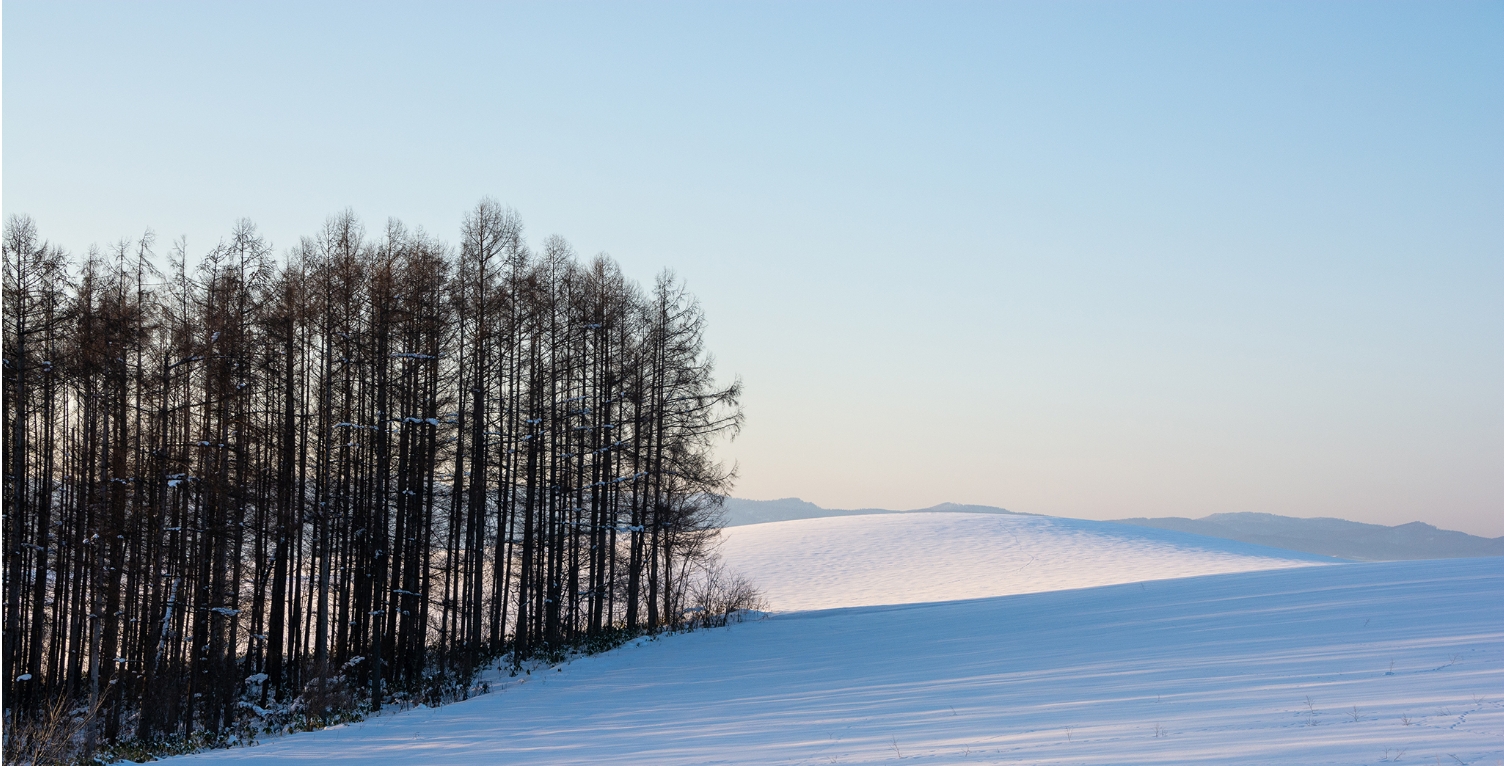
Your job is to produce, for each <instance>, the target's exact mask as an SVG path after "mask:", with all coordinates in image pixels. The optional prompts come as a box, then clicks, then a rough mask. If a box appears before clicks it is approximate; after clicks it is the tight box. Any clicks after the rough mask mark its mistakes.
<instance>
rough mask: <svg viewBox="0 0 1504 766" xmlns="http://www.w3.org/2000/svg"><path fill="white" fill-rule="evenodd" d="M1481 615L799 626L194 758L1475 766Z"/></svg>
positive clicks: (1489, 720)
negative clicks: (1454, 765)
mask: <svg viewBox="0 0 1504 766" xmlns="http://www.w3.org/2000/svg"><path fill="white" fill-rule="evenodd" d="M1500 604H1504V559H1499V558H1490V559H1452V560H1447V561H1421V562H1386V563H1376V564H1341V565H1336V566H1316V567H1301V568H1294V569H1282V570H1275V571H1264V572H1244V573H1239V574H1224V575H1213V576H1206V577H1195V578H1187V579H1179V580H1166V581H1158V582H1148V583H1131V584H1125V585H1114V586H1107V587H1100V588H1089V589H1084V590H1072V591H1060V592H1051V593H1034V594H1027V595H1018V596H1005V597H1000V598H988V599H980V600H973V601H955V602H948V603H938V604H918V605H907V606H887V607H865V608H857V609H841V610H831V611H822V612H802V613H794V614H787V615H780V616H775V617H773V618H772V619H769V620H765V621H761V622H754V623H746V624H742V625H736V626H733V627H731V628H729V629H724V630H719V629H718V630H711V631H704V632H699V633H692V634H688V635H678V636H668V637H665V638H662V639H660V640H658V641H639V642H636V643H634V644H631V645H629V646H627V647H624V648H623V649H620V650H617V651H614V652H611V653H608V654H605V655H600V656H596V657H591V658H586V659H582V660H579V661H576V662H574V663H572V664H570V665H568V666H565V667H563V668H561V669H560V670H559V671H558V672H552V671H550V672H548V673H540V674H536V675H534V676H532V677H531V678H526V679H524V680H523V681H521V682H518V681H513V682H512V683H510V684H509V685H507V686H506V687H505V688H504V689H503V690H501V691H493V692H492V693H491V694H488V695H484V696H482V697H479V698H476V699H473V700H471V701H469V702H463V703H458V704H454V705H449V706H446V707H443V708H438V709H434V710H417V711H409V712H405V713H397V714H390V715H384V716H381V717H379V718H375V719H372V720H368V721H366V722H364V723H360V724H354V725H348V726H344V727H340V728H337V729H333V730H326V731H322V732H313V733H309V734H297V735H293V736H290V737H286V738H283V739H280V740H275V741H272V742H269V743H267V744H264V745H260V746H257V747H252V748H242V749H237V750H231V751H220V752H215V753H208V754H205V755H202V756H197V757H195V758H194V759H193V760H202V761H213V762H218V763H240V762H256V763H268V764H270V763H291V764H336V763H350V764H357V763H358V764H362V766H388V765H389V764H390V765H395V764H410V763H452V764H492V763H507V764H541V763H560V764H562V763H591V764H627V763H631V764H666V765H667V764H766V763H790V764H824V763H841V764H860V763H883V762H893V763H897V762H899V760H900V759H902V762H903V763H909V764H965V763H978V764H982V763H989V764H990V763H1029V764H1142V763H1201V764H1249V763H1258V764H1301V765H1309V764H1376V763H1380V762H1386V761H1398V762H1400V763H1427V764H1429V763H1459V762H1460V763H1486V764H1493V763H1495V762H1496V760H1501V759H1504V609H1501V608H1499V607H1500ZM1454 757H1455V760H1454Z"/></svg>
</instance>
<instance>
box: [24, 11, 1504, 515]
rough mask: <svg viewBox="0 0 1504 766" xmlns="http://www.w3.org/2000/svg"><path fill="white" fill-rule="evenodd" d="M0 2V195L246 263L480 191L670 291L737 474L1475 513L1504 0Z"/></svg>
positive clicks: (1502, 184) (44, 219)
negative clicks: (687, 327) (329, 222)
mask: <svg viewBox="0 0 1504 766" xmlns="http://www.w3.org/2000/svg"><path fill="white" fill-rule="evenodd" d="M0 13H3V18H0V24H3V54H0V57H3V62H0V63H3V74H0V78H3V80H0V101H3V104H0V107H3V133H0V140H3V149H0V163H3V165H0V167H3V173H0V176H3V183H0V208H3V212H4V214H5V215H7V216H8V215H11V214H17V213H24V214H27V215H30V216H32V217H33V218H34V219H35V220H36V222H37V224H38V227H39V229H40V232H41V234H42V235H43V236H44V237H45V238H47V239H49V240H51V241H53V242H56V243H58V244H61V245H63V246H65V247H67V248H68V249H70V250H73V251H74V252H83V251H86V250H87V248H88V247H89V246H90V245H91V244H100V245H107V244H109V243H111V242H114V241H117V240H119V239H120V238H122V237H135V236H139V235H140V234H141V232H143V231H145V230H146V229H148V228H150V229H151V230H153V231H154V232H155V233H156V234H157V237H158V241H159V243H162V244H163V245H165V243H168V242H171V241H173V240H175V239H177V238H179V237H184V238H186V242H187V244H188V248H189V250H190V252H192V253H202V252H203V251H205V250H207V249H208V248H209V247H211V246H212V245H213V244H214V243H215V242H217V241H218V240H219V239H220V238H221V237H224V236H226V235H227V234H228V233H229V231H230V229H231V227H232V226H233V225H234V223H235V221H237V220H239V219H241V218H249V219H251V220H252V221H254V222H255V223H256V224H257V225H258V226H259V227H260V230H261V231H262V232H263V234H265V235H266V236H267V237H268V238H269V239H270V240H271V241H272V243H273V244H274V246H276V247H277V248H278V249H279V251H281V250H286V249H287V248H290V247H291V246H293V245H295V244H296V243H297V240H298V238H299V237H300V236H303V235H307V234H311V233H313V232H315V231H316V230H317V229H318V227H319V226H320V225H321V223H322V222H323V221H324V220H325V218H327V217H328V216H329V215H331V214H334V213H337V212H339V211H341V210H344V209H346V208H349V209H352V210H354V211H355V212H356V213H357V214H358V215H360V216H361V217H362V219H363V220H364V221H365V222H366V223H367V225H368V226H371V227H380V226H381V225H383V224H384V222H385V221H386V220H387V219H388V218H389V217H397V218H400V219H402V220H403V221H404V222H406V223H407V224H409V225H410V226H420V227H422V228H424V229H425V230H427V231H429V232H431V233H434V234H436V235H439V236H440V237H443V238H446V239H448V240H449V241H451V242H452V241H454V240H455V239H456V238H457V236H458V230H459V224H460V221H461V219H462V218H463V216H464V213H465V211H466V210H468V209H470V208H472V207H473V206H474V205H475V204H476V202H477V201H478V200H480V199H481V198H482V197H484V196H491V197H494V198H495V199H497V200H499V201H501V202H502V203H504V204H507V205H510V206H512V207H513V208H515V209H516V210H517V211H518V213H519V214H520V215H521V216H522V218H523V220H524V221H525V223H526V225H527V232H528V236H529V238H530V239H531V240H532V241H534V242H541V241H542V239H543V238H544V237H546V236H547V235H549V234H560V235H563V236H564V237H566V238H568V239H569V240H570V241H571V242H572V243H573V244H574V246H575V247H576V249H577V250H579V251H580V252H583V253H589V254H593V253H596V252H606V253H609V254H610V255H611V256H613V257H614V258H616V259H617V260H618V261H619V262H620V263H621V264H622V266H623V269H624V270H625V271H626V273H627V274H628V275H630V276H632V277H634V278H635V279H637V280H638V281H640V282H649V281H650V280H651V279H652V278H653V276H654V275H655V274H656V273H658V272H659V271H660V270H662V269H664V268H670V269H672V270H674V272H675V273H677V274H678V275H679V276H680V277H682V278H683V279H684V280H685V281H686V282H687V284H688V286H689V288H690V290H691V291H692V292H693V293H695V294H696V295H697V296H698V297H699V299H700V301H701V303H702V305H703V307H704V309H705V311H706V314H707V316H708V321H709V331H708V334H707V342H708V345H709V347H710V349H711V350H712V351H713V352H714V353H715V355H716V360H717V369H718V371H719V373H720V375H721V377H722V378H723V379H724V380H728V381H729V380H731V379H733V378H734V377H736V376H740V378H741V379H742V381H743V382H744V385H745V390H746V394H745V397H744V400H743V402H744V406H745V409H746V415H747V420H746V426H745V428H744V430H743V431H742V433H741V435H740V436H739V437H738V438H737V439H736V440H735V441H734V442H731V443H728V444H726V445H725V446H724V447H723V448H722V454H723V455H724V457H725V459H726V460H728V461H732V462H735V463H736V464H737V465H738V467H739V476H740V478H739V481H738V484H737V486H736V490H735V494H736V495H738V496H740V497H748V498H753V499H772V498H780V497H800V498H803V499H806V500H810V501H813V502H816V503H819V504H820V505H823V506H826V507H837V508H852V507H884V508H899V509H907V508H920V507H926V506H930V505H934V504H937V503H940V502H946V501H950V502H961V503H978V504H988V505H997V506H1002V507H1006V508H1009V509H1012V510H1016V511H1024V512H1030V513H1043V514H1050V515H1057V516H1072V517H1080V518H1093V519H1111V518H1122V517H1129V516H1190V517H1198V516H1203V515H1206V514H1210V513H1220V512H1238V511H1260V512H1268V513H1278V514H1284V515H1290V516H1336V517H1341V518H1347V519H1352V520H1356V521H1366V522H1372V523H1381V524H1400V523H1405V522H1410V521H1424V522H1427V523H1431V524H1435V525H1437V526H1441V527H1443V528H1449V529H1459V530H1462V531H1466V532H1471V533H1473V534H1480V535H1487V536H1491V537H1493V536H1500V535H1504V3H1500V2H1434V3H1421V2H1407V3H1386V2H1368V3H1336V2H1333V3H1295V2H1260V3H1238V2H1219V3H1188V2H1174V3H1154V2H1148V3H1079V2H1054V3H992V2H988V3H965V2H935V3H878V2H853V3H841V2H786V3H785V2H758V3H735V2H722V3H630V4H629V3H602V4H588V3H529V4H504V3H485V4H481V3H474V4H470V3H408V4H380V3H319V2H296V3H274V2H258V3H227V2H225V3H221V2H185V3H147V2H143V3H114V2H111V3H71V2H35V1H20V0H7V2H5V4H4V6H3V11H0ZM159 249H161V250H164V251H165V249H166V248H165V247H160V246H159Z"/></svg>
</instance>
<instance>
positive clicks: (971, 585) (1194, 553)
mask: <svg viewBox="0 0 1504 766" xmlns="http://www.w3.org/2000/svg"><path fill="white" fill-rule="evenodd" d="M722 534H723V542H722V544H721V549H720V550H721V555H722V556H723V557H724V559H725V561H726V565H727V567H728V568H729V569H731V570H733V571H738V572H741V573H742V574H745V575H747V576H748V577H749V578H750V579H751V580H752V582H754V583H756V584H757V586H758V587H759V588H760V589H761V590H762V591H763V593H764V594H765V595H766V596H767V598H768V602H769V606H770V607H771V608H772V609H773V610H775V611H779V612H787V611H794V610H804V609H830V608H834V607H846V606H870V605H878V604H912V603H919V602H926V601H953V600H956V599H966V598H983V597H986V596H1005V595H1011V594H1016V593H1038V592H1042V591H1052V590H1065V589H1069V588H1089V587H1093V586H1097V585H1112V584H1115V583H1124V582H1139V581H1143V580H1163V579H1169V578H1173V577H1189V576H1193V575H1203V574H1218V573H1225V572H1247V571H1253V570H1260V569H1278V568H1284V567H1296V566H1308V565H1311V564H1317V563H1330V562H1335V561H1337V559H1330V558H1326V557H1324V556H1314V555H1310V554H1306V553H1297V552H1294V551H1285V550H1279V549H1276V548H1265V547H1263V546H1259V545H1252V544H1249V543H1240V542H1235V541H1232V540H1219V539H1215V538H1210V537H1202V536H1200V535H1191V534H1185V533H1182V532H1171V531H1167V530H1159V529H1147V528H1143V527H1131V526H1125V525H1121V524H1112V523H1108V522H1101V521H1085V520H1082V519H1061V518H1054V517H1050V516H1023V515H1002V514H984V513H934V512H913V513H893V514H872V515H863V516H840V517H829V518H817V519H800V520H797V521H778V522H771V523H767V524H752V525H748V526H742V527H731V528H729V529H726V530H725V531H724V532H723V533H722Z"/></svg>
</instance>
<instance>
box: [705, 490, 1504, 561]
mask: <svg viewBox="0 0 1504 766" xmlns="http://www.w3.org/2000/svg"><path fill="white" fill-rule="evenodd" d="M926 511H929V512H934V511H945V512H960V513H987V514H1007V515H1032V514H1019V513H1017V512H1015V511H1009V510H1005V509H1002V508H996V507H993V506H989V505H963V504H959V503H941V504H940V505H937V506H934V507H931V508H924V509H920V510H919V511H892V510H886V509H882V508H863V509H856V510H835V509H830V508H821V507H820V506H818V505H815V504H814V503H811V502H807V501H804V500H800V499H799V498H795V497H790V498H783V499H781V500H743V499H741V498H734V497H733V498H727V499H726V509H725V521H726V526H728V527H736V526H744V525H749V524H763V523H767V522H771V521H791V520H796V519H814V518H829V517H836V516H862V515H871V514H902V513H920V512H926ZM1114 523H1117V524H1129V525H1132V526H1137V527H1150V528H1153V529H1165V530H1171V531H1175V532H1185V533H1188V534H1193V535H1204V536H1206V537H1215V538H1219V539H1223V540H1236V541H1238V542H1244V543H1252V544H1254V545H1262V546H1268V547H1272V548H1281V549H1284V550H1286V551H1299V552H1301V553H1312V554H1316V555H1319V556H1333V557H1336V558H1340V559H1348V560H1351V561H1404V560H1411V559H1446V558H1471V557H1475V556H1504V537H1500V538H1492V539H1490V538H1487V537H1478V536H1476V535H1470V534H1467V533H1465V532H1454V531H1451V530H1446V529H1437V528H1436V527H1433V526H1431V525H1430V524H1425V523H1422V522H1418V521H1417V522H1411V523H1409V524H1401V525H1399V526H1394V527H1386V526H1382V525H1379V524H1363V523H1360V522H1356V521H1346V520H1343V519H1330V518H1317V519H1300V518H1294V517H1291V516H1279V515H1276V514H1272V513H1216V514H1212V515H1210V516H1205V517H1203V518H1200V519H1187V518H1181V517H1178V516H1170V517H1161V518H1131V519H1117V520H1115V522H1114Z"/></svg>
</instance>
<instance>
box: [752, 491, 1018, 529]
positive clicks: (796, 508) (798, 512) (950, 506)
mask: <svg viewBox="0 0 1504 766" xmlns="http://www.w3.org/2000/svg"><path fill="white" fill-rule="evenodd" d="M919 511H949V512H951V513H1008V514H1013V513H1014V512H1013V511H1010V510H1007V509H1005V508H994V507H993V506H990V505H963V504H960V503H941V504H939V505H937V506H934V507H932V508H919V509H916V510H913V511H892V510H888V509H885V508H854V509H849V510H841V509H835V508H821V507H820V506H818V505H815V504H814V503H811V502H809V501H807V500H800V499H799V498H797V497H785V498H782V499H779V500H743V499H741V498H739V497H728V498H726V505H725V513H726V515H725V526H728V527H740V526H745V525H747V524H766V523H767V522H770V521H794V520H795V519H823V518H828V517H831V516H861V515H864V514H869V513H917V512H919ZM1014 515H1022V516H1028V515H1033V514H1014Z"/></svg>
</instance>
